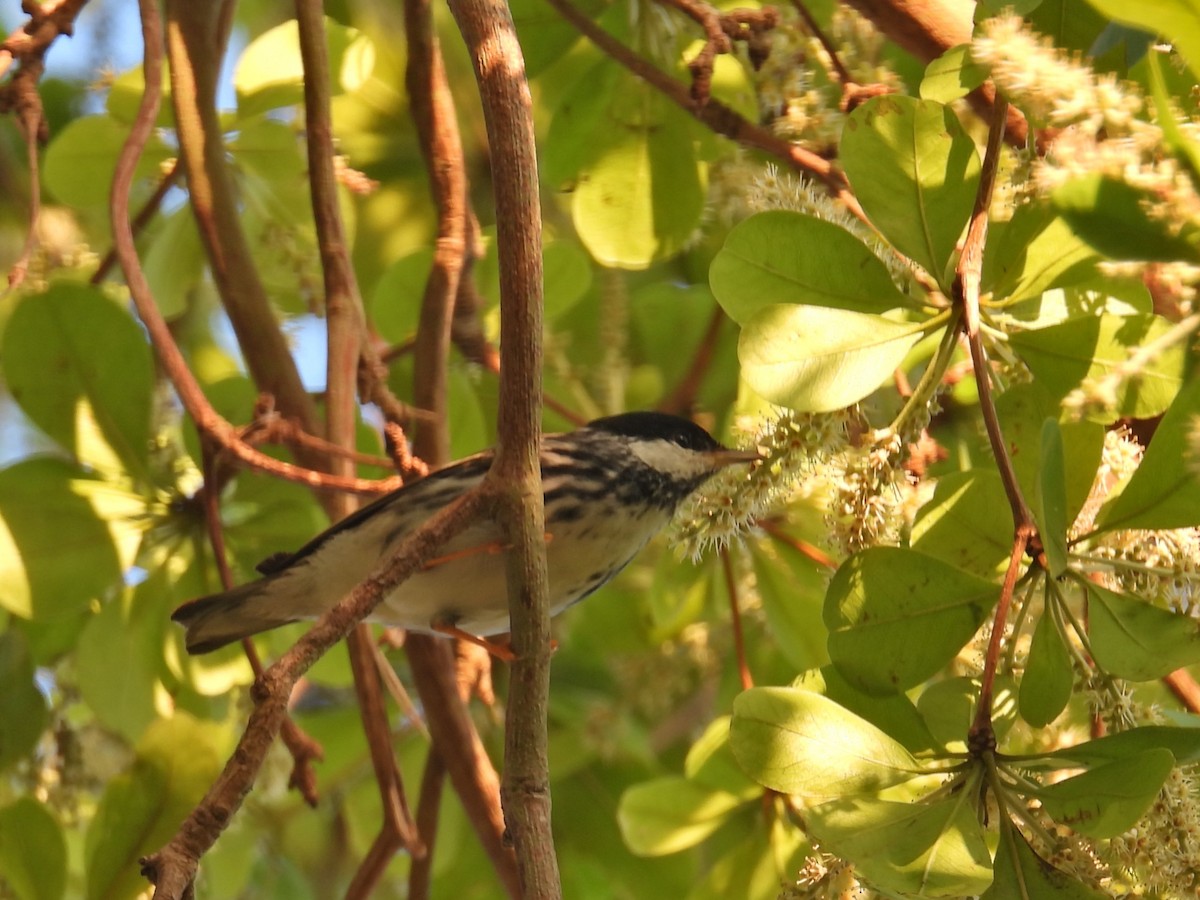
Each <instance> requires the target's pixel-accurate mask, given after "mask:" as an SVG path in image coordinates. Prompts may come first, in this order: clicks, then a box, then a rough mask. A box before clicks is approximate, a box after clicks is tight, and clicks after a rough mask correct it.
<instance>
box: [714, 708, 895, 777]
mask: <svg viewBox="0 0 1200 900" xmlns="http://www.w3.org/2000/svg"><path fill="white" fill-rule="evenodd" d="M730 745H731V746H732V747H733V754H734V756H735V757H737V761H738V764H739V765H740V766H741V767H742V769H743V770H744V771H745V772H746V774H747V775H749V776H750V777H751V778H753V779H754V780H755V781H758V782H759V783H761V784H764V785H766V786H767V787H769V788H771V789H772V790H777V791H781V792H782V793H785V794H799V795H801V796H803V797H807V798H810V799H829V798H832V797H850V796H857V795H860V794H873V793H875V792H877V791H879V790H881V789H883V788H885V787H888V786H889V785H893V784H899V783H901V782H903V781H907V780H909V779H910V778H913V777H914V776H915V775H916V774H918V765H917V761H916V760H915V759H914V758H913V756H912V754H910V753H909V752H908V751H907V750H906V749H904V747H902V746H901V745H900V744H899V743H897V742H896V741H895V740H893V739H892V738H891V737H890V736H888V735H887V734H884V733H883V732H882V731H880V730H879V729H878V728H876V727H875V726H874V725H872V724H870V723H869V722H867V721H865V720H864V719H860V718H859V717H858V716H856V715H854V714H853V713H851V712H849V711H848V710H846V709H843V708H842V707H841V706H839V705H838V704H836V703H834V702H833V701H832V700H830V699H828V698H827V697H822V696H821V695H820V694H814V693H812V692H811V691H804V690H799V689H796V688H751V689H750V690H748V691H746V692H744V693H742V694H739V695H738V697H737V699H736V700H734V702H733V725H732V727H731V729H730Z"/></svg>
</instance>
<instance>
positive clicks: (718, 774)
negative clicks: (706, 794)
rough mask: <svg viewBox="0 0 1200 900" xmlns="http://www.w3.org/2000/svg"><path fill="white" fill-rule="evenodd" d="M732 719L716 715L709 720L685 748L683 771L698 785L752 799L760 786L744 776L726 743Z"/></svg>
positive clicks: (759, 789)
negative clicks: (686, 751) (688, 747)
mask: <svg viewBox="0 0 1200 900" xmlns="http://www.w3.org/2000/svg"><path fill="white" fill-rule="evenodd" d="M731 721H732V717H730V716H717V718H715V719H713V720H712V721H711V722H709V723H708V727H706V728H705V729H704V734H702V735H701V736H700V739H699V740H698V741H696V743H694V744H692V746H691V749H689V750H688V755H687V758H686V759H685V760H684V763H683V774H684V775H685V776H686V777H687V779H688V780H689V781H692V782H695V783H696V784H698V785H702V786H704V787H707V788H711V789H712V790H715V791H723V792H724V793H727V794H733V795H735V796H738V797H741V798H742V799H743V800H753V799H754V798H755V797H758V796H759V795H761V794H762V788H760V787H759V786H758V785H757V784H755V783H754V782H752V781H750V780H749V779H748V778H746V774H745V773H744V772H743V771H742V770H741V769H740V768H739V767H738V764H737V760H736V759H734V756H733V750H732V749H731V748H730V746H729V723H730V722H731Z"/></svg>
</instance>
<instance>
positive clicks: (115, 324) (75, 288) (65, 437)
mask: <svg viewBox="0 0 1200 900" xmlns="http://www.w3.org/2000/svg"><path fill="white" fill-rule="evenodd" d="M0 358H2V363H3V370H4V377H5V379H6V380H7V382H8V386H9V390H10V391H11V392H12V395H13V397H15V398H16V400H17V402H18V403H20V404H21V408H22V409H23V410H24V411H25V414H26V415H28V416H29V418H30V419H32V420H33V421H34V422H36V423H37V425H38V427H39V428H41V429H42V430H43V431H45V432H46V433H47V434H48V435H50V436H51V437H52V438H54V439H55V440H56V441H58V442H59V444H61V445H62V446H63V447H65V448H66V449H67V450H69V451H71V452H74V453H77V454H78V453H79V451H80V435H79V432H78V428H79V422H80V417H81V410H84V409H86V411H87V414H88V415H90V416H91V417H93V418H94V419H95V421H96V422H97V423H98V425H99V427H100V430H101V432H102V433H103V435H104V439H105V440H106V441H107V442H108V444H109V446H111V447H112V449H113V450H114V451H115V452H116V453H117V455H118V456H119V457H120V459H121V460H122V462H123V463H124V464H125V465H126V466H127V467H129V468H130V469H131V470H132V471H133V472H135V473H141V472H143V471H144V469H145V467H146V465H147V458H148V456H149V452H150V405H151V395H152V393H153V391H154V370H153V365H152V363H151V359H150V346H149V344H147V343H146V338H145V335H144V333H143V332H142V330H141V328H139V327H138V324H137V323H136V322H134V320H133V318H132V317H131V316H130V315H129V313H128V312H127V311H126V310H124V309H122V308H121V307H120V306H118V305H117V304H116V303H114V302H113V301H112V300H110V299H109V298H108V297H107V296H105V295H104V293H103V292H101V291H100V290H99V289H97V288H94V287H89V286H87V285H82V284H73V283H70V282H59V283H57V284H54V285H51V287H50V288H48V289H47V290H46V291H45V292H44V293H42V294H30V295H28V296H26V297H24V298H22V300H21V302H20V303H19V304H18V306H17V308H16V310H15V311H14V312H13V314H12V318H11V319H9V322H8V326H7V327H6V328H5V330H4V335H3V342H2V344H0ZM114 360H120V363H121V364H120V365H114V364H113V361H114ZM48 371H51V372H53V373H54V375H53V377H52V378H49V377H47V372H48ZM87 461H89V462H90V460H87Z"/></svg>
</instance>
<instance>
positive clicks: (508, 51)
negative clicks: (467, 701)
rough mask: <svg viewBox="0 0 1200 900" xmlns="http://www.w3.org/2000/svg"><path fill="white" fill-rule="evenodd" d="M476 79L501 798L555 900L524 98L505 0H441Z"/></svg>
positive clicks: (526, 879) (538, 328)
mask: <svg viewBox="0 0 1200 900" xmlns="http://www.w3.org/2000/svg"><path fill="white" fill-rule="evenodd" d="M450 11H451V13H452V14H453V15H454V19H455V21H456V22H457V23H458V27H459V30H460V31H461V32H462V34H463V38H464V40H465V41H466V44H467V47H468V49H469V50H470V53H471V62H472V65H473V66H474V69H475V77H476V79H477V80H478V82H479V93H480V99H481V100H482V103H483V114H484V120H485V122H486V124H487V132H488V140H489V143H490V146H491V154H492V160H493V167H492V173H493V178H492V183H493V189H494V191H495V197H496V220H497V235H496V237H497V247H498V252H499V257H500V305H501V317H500V330H501V337H500V346H501V348H502V356H501V365H500V409H499V431H500V434H499V443H498V445H497V448H496V458H495V462H494V463H493V465H492V468H491V471H490V472H489V473H488V477H487V479H486V480H487V482H488V483H489V484H492V485H494V486H495V490H496V492H497V499H498V503H497V513H498V518H499V520H500V524H501V526H502V527H503V529H504V532H505V534H506V535H507V536H508V541H509V542H510V543H511V544H512V545H513V550H512V552H511V553H509V555H508V598H509V601H508V602H509V611H510V617H511V621H512V648H513V651H514V652H515V653H516V656H517V658H516V661H515V662H514V663H513V666H512V677H511V681H510V684H509V698H508V714H507V719H506V727H505V750H504V781H503V785H502V788H501V792H502V796H503V798H504V812H505V821H506V823H507V825H508V834H509V836H510V837H511V839H512V841H513V846H514V849H515V850H516V854H517V867H518V871H519V872H520V876H521V896H522V897H525V898H529V900H542V898H557V897H561V896H562V888H561V887H560V884H559V877H558V860H557V858H556V855H555V852H554V836H553V833H552V831H551V828H550V773H549V762H548V758H547V751H546V741H547V734H546V710H547V703H548V697H549V685H550V653H551V646H550V611H549V609H548V604H547V597H546V591H547V579H546V548H545V541H544V535H545V521H544V510H543V509H542V480H541V464H540V443H541V413H542V390H541V363H542V235H541V209H540V205H539V202H540V201H539V195H538V177H537V172H538V169H537V150H536V147H535V145H534V134H533V116H532V110H531V107H532V100H531V98H530V94H529V84H528V82H527V81H526V79H525V66H524V61H523V57H522V53H521V47H520V44H519V43H518V41H517V35H516V29H515V28H514V26H513V22H512V16H511V14H510V13H509V10H508V7H507V6H506V5H505V3H504V2H503V0H451V2H450Z"/></svg>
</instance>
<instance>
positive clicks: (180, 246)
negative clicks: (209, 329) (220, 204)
mask: <svg viewBox="0 0 1200 900" xmlns="http://www.w3.org/2000/svg"><path fill="white" fill-rule="evenodd" d="M204 267H205V256H204V249H203V248H202V247H201V246H200V235H199V234H198V233H197V231H196V218H195V216H194V215H193V214H192V210H191V209H190V208H189V207H187V206H183V207H180V208H179V209H177V210H175V212H173V213H171V214H170V215H168V216H166V217H165V218H164V219H163V221H162V223H161V224H160V225H159V227H158V228H156V229H155V231H154V234H153V237H152V238H151V239H150V241H149V246H148V247H147V248H146V252H145V254H144V255H143V257H142V268H143V269H144V271H145V274H146V280H147V281H149V282H150V290H151V293H152V294H153V295H154V302H155V303H156V304H158V309H159V312H161V313H162V314H163V317H164V318H167V319H174V318H176V317H178V316H180V315H182V314H183V313H184V312H185V311H186V310H187V308H188V301H189V299H190V297H191V295H192V294H193V293H194V292H195V291H196V289H197V287H198V286H199V284H200V282H201V279H202V277H203V274H204Z"/></svg>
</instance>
